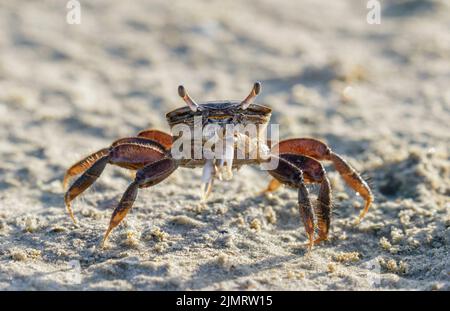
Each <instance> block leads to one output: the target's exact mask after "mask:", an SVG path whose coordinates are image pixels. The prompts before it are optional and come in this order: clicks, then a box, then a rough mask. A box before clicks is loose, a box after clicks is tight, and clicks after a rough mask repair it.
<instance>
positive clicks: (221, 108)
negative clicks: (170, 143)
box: [166, 100, 272, 139]
mask: <svg viewBox="0 0 450 311" xmlns="http://www.w3.org/2000/svg"><path fill="white" fill-rule="evenodd" d="M198 107H199V108H198V109H197V111H192V110H191V109H190V108H189V107H187V106H185V107H181V108H178V109H175V110H173V111H171V112H169V113H167V114H166V119H167V122H168V123H169V126H170V128H171V129H173V128H174V127H175V126H176V125H179V124H185V125H187V126H189V127H190V129H191V131H192V132H193V131H194V126H195V125H196V124H194V120H195V119H194V118H195V117H201V120H202V126H206V125H207V124H217V125H220V126H222V127H224V128H225V126H226V125H227V124H233V125H237V124H240V125H243V126H244V127H245V126H247V125H249V124H254V125H256V126H257V127H258V129H259V130H265V128H266V127H267V124H268V123H269V121H270V116H271V114H272V109H270V108H269V107H266V106H263V105H258V104H251V105H250V106H248V108H247V109H243V108H242V105H241V101H234V100H233V101H210V102H206V103H201V104H199V105H198ZM259 134H260V133H259V132H258V136H259ZM175 138H176V136H174V139H175Z"/></svg>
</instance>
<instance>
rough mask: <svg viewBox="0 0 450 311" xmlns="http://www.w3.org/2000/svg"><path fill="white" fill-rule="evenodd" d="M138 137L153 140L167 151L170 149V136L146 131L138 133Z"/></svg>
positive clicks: (155, 131)
mask: <svg viewBox="0 0 450 311" xmlns="http://www.w3.org/2000/svg"><path fill="white" fill-rule="evenodd" d="M138 137H145V138H148V139H151V140H154V141H156V142H158V143H160V144H161V145H163V146H164V148H166V150H169V149H170V148H171V147H172V143H173V137H172V135H170V134H167V133H165V132H162V131H160V130H155V129H148V130H143V131H140V132H139V134H138Z"/></svg>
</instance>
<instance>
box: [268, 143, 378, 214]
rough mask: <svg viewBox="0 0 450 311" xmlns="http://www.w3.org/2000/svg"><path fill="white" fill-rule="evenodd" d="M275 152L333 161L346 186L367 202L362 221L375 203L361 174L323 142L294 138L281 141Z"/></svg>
mask: <svg viewBox="0 0 450 311" xmlns="http://www.w3.org/2000/svg"><path fill="white" fill-rule="evenodd" d="M274 148H276V149H273V150H276V151H278V152H279V153H294V154H299V155H307V156H309V157H312V158H315V159H317V160H328V161H332V162H333V165H334V167H335V168H336V170H337V171H338V172H339V174H340V175H341V176H342V178H343V179H344V181H345V182H346V184H347V185H348V186H349V187H350V188H352V189H353V190H354V191H356V192H357V193H359V194H360V195H361V196H362V197H363V199H364V200H365V201H366V204H365V207H364V209H363V210H362V212H361V214H360V215H359V218H360V219H362V218H363V217H364V215H366V213H367V211H368V210H369V207H370V205H371V204H372V202H373V199H374V198H373V194H372V191H371V190H370V188H369V185H368V184H367V182H366V181H365V180H364V179H363V178H362V177H361V176H360V175H359V173H358V172H357V171H356V170H355V169H354V168H353V167H352V166H351V165H350V164H349V163H348V162H347V161H345V160H344V159H343V158H342V157H341V156H340V155H338V154H336V153H334V152H333V151H331V149H330V148H329V147H328V146H327V145H326V144H324V143H323V142H321V141H318V140H316V139H312V138H294V139H288V140H284V141H281V142H280V143H279V144H278V145H276V146H274Z"/></svg>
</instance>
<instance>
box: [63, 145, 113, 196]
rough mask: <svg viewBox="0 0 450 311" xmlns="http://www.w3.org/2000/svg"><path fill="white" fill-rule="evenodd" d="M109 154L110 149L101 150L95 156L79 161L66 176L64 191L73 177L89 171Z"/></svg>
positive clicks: (91, 155)
mask: <svg viewBox="0 0 450 311" xmlns="http://www.w3.org/2000/svg"><path fill="white" fill-rule="evenodd" d="M108 153H109V148H104V149H101V150H99V151H97V152H94V153H93V154H90V155H88V156H87V157H85V158H84V159H82V160H80V161H78V162H77V163H75V164H74V165H72V166H71V167H70V168H69V169H68V170H67V171H66V174H65V175H64V180H63V189H64V190H65V189H66V188H67V184H68V183H69V181H70V179H71V178H72V177H73V176H76V175H78V174H81V173H83V172H84V171H86V170H87V169H89V168H90V167H91V166H92V165H93V164H94V163H95V162H96V161H97V160H98V159H100V158H102V157H104V156H105V155H107V154H108Z"/></svg>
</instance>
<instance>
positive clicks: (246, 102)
mask: <svg viewBox="0 0 450 311" xmlns="http://www.w3.org/2000/svg"><path fill="white" fill-rule="evenodd" d="M260 92H261V82H255V84H254V85H253V88H252V90H251V91H250V94H248V96H247V97H246V98H245V99H244V100H243V101H242V102H241V107H242V109H244V110H245V109H247V108H248V106H250V104H251V103H253V101H254V100H255V98H256V96H257V95H258V94H259V93H260Z"/></svg>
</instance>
